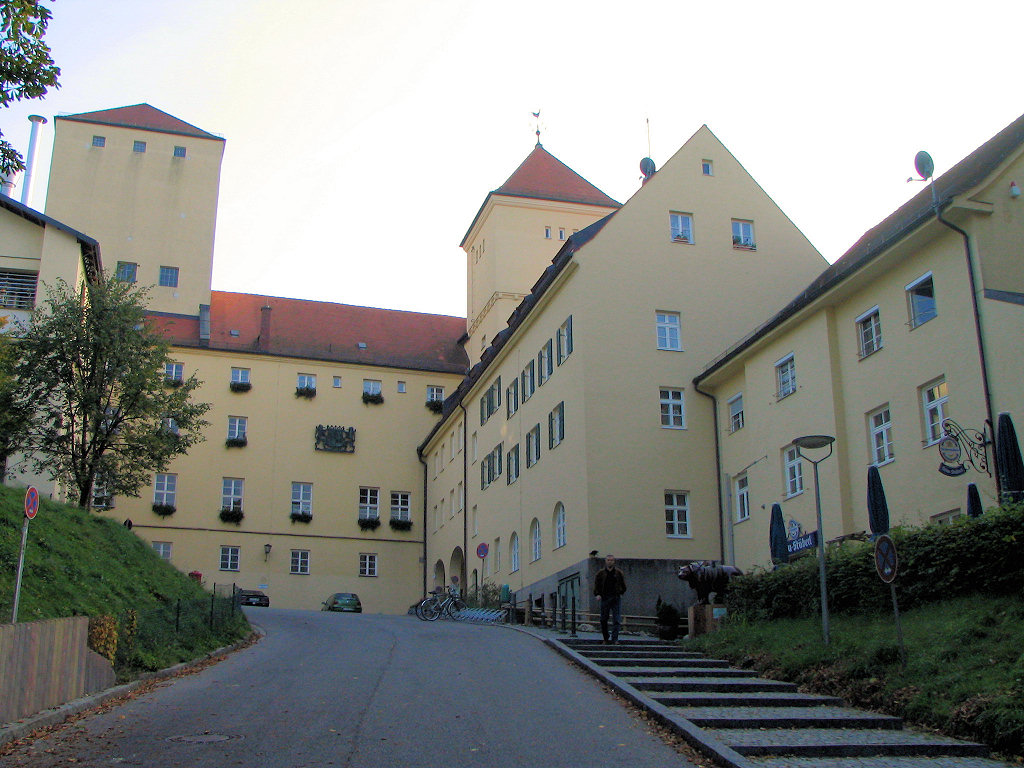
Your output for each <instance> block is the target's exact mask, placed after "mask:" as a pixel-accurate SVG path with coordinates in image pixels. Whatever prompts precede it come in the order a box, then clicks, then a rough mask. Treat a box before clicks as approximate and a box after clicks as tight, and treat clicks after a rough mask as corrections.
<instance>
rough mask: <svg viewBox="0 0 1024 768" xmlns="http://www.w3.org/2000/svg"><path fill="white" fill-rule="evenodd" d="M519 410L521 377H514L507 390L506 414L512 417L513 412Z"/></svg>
mask: <svg viewBox="0 0 1024 768" xmlns="http://www.w3.org/2000/svg"><path fill="white" fill-rule="evenodd" d="M518 410H519V377H518V376H516V377H515V378H514V379H512V383H511V384H509V385H508V389H506V390H505V415H506V417H507V418H509V419H511V418H512V416H513V414H515V412H516V411H518Z"/></svg>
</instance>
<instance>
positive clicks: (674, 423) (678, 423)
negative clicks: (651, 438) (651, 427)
mask: <svg viewBox="0 0 1024 768" xmlns="http://www.w3.org/2000/svg"><path fill="white" fill-rule="evenodd" d="M661 426H662V427H664V428H665V429H685V428H686V422H685V421H684V420H683V390H681V389H668V388H667V387H662V388H661Z"/></svg>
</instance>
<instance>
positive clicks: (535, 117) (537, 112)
mask: <svg viewBox="0 0 1024 768" xmlns="http://www.w3.org/2000/svg"><path fill="white" fill-rule="evenodd" d="M532 114H533V117H534V119H535V120H536V121H537V146H538V147H539V146H540V110H539V109H538V110H537V111H536V112H534V113H532Z"/></svg>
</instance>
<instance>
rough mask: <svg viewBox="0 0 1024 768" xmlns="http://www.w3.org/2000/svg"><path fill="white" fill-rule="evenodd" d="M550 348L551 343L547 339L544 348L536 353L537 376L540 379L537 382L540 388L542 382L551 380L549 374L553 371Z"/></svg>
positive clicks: (553, 364)
mask: <svg viewBox="0 0 1024 768" xmlns="http://www.w3.org/2000/svg"><path fill="white" fill-rule="evenodd" d="M552 347H553V343H552V341H551V339H548V340H547V341H545V342H544V346H543V347H541V348H540V352H538V353H537V374H538V376H539V377H540V381H539V382H538V384H539V385H540V386H543V385H544V382H546V381H547V380H548V379H550V378H551V374H552V373H553V372H554V369H555V367H554V366H555V363H554V360H553V356H552Z"/></svg>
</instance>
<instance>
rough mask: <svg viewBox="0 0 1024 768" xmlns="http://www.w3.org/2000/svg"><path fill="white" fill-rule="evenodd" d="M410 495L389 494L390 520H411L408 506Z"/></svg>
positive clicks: (403, 492)
mask: <svg viewBox="0 0 1024 768" xmlns="http://www.w3.org/2000/svg"><path fill="white" fill-rule="evenodd" d="M409 498H410V494H409V492H408V491H392V492H391V519H392V520H412V514H411V511H410V509H411V505H410V504H409Z"/></svg>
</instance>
